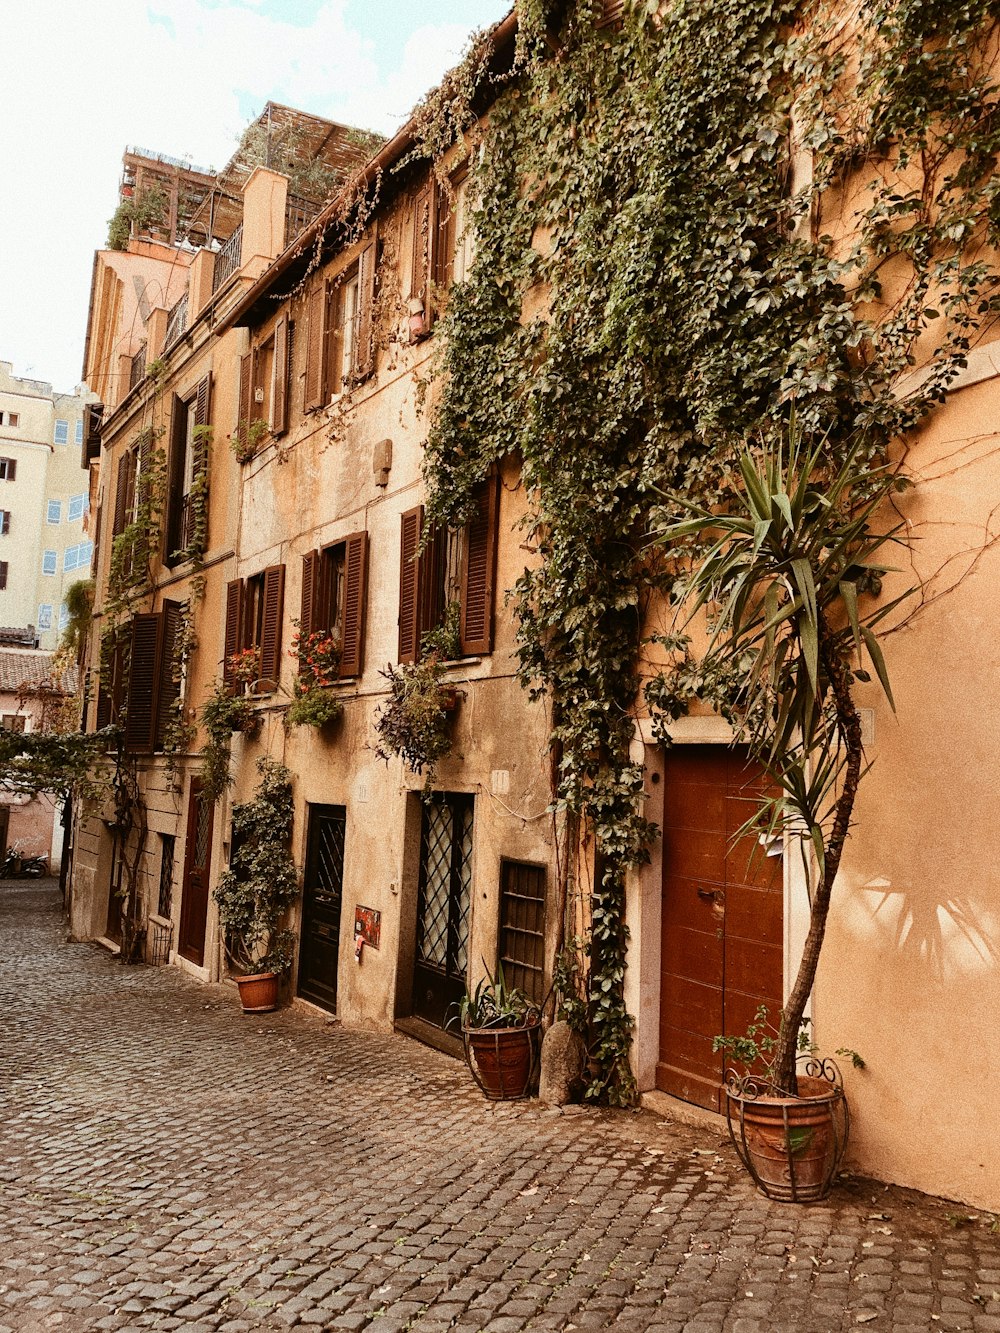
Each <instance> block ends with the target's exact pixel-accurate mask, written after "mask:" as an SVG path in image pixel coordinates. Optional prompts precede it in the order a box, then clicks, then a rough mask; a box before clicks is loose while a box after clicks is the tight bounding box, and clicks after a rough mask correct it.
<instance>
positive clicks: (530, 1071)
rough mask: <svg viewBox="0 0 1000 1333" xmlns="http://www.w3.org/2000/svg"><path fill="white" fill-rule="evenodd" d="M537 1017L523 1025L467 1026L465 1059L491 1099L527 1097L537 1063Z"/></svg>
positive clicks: (506, 1099)
mask: <svg viewBox="0 0 1000 1333" xmlns="http://www.w3.org/2000/svg"><path fill="white" fill-rule="evenodd" d="M539 1031H540V1029H539V1026H538V1022H537V1020H536V1021H535V1022H534V1023H533V1024H531V1025H530V1026H528V1027H520V1028H465V1029H464V1030H463V1036H464V1037H465V1058H466V1060H467V1061H468V1064H469V1068H470V1070H471V1071H472V1077H473V1078H474V1079H475V1080H476V1082H477V1083H478V1084H479V1086H480V1088H482V1090H483V1093H484V1094H485V1095H486V1096H487V1097H488V1098H489V1099H490V1101H513V1100H516V1099H518V1098H521V1097H527V1096H528V1093H529V1090H530V1088H531V1084H532V1081H533V1079H534V1076H535V1073H536V1069H537V1064H538V1034H539Z"/></svg>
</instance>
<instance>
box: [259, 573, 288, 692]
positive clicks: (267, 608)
mask: <svg viewBox="0 0 1000 1333" xmlns="http://www.w3.org/2000/svg"><path fill="white" fill-rule="evenodd" d="M284 600H285V566H284V565H270V566H269V567H268V568H267V569H265V570H264V613H263V616H262V617H261V629H260V676H259V685H260V688H261V689H262V690H264V691H267V690H276V689H277V688H278V681H279V679H280V677H281V613H282V610H283V607H284Z"/></svg>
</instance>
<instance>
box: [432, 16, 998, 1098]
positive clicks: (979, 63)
mask: <svg viewBox="0 0 1000 1333" xmlns="http://www.w3.org/2000/svg"><path fill="white" fill-rule="evenodd" d="M600 8H601V7H600V5H597V4H593V3H588V2H587V0H579V2H578V3H576V4H570V5H568V6H567V5H558V6H556V5H546V4H542V3H538V0H533V2H532V3H531V4H526V5H525V6H523V8H522V10H521V32H520V35H519V42H518V58H517V62H516V67H515V71H514V73H513V74H512V76H511V77H510V80H509V82H508V84H507V86H506V87H505V88H504V89H503V90H502V91H501V92H500V94H499V96H498V97H497V100H496V101H495V103H494V104H493V106H492V108H491V110H490V113H489V117H488V121H487V123H486V124H485V127H484V128H482V129H480V130H478V131H477V130H471V131H470V127H471V126H472V124H473V121H474V117H473V115H472V114H471V111H470V108H471V106H472V100H471V99H472V98H473V96H474V95H475V91H476V88H477V86H478V87H480V89H481V88H482V86H483V82H482V81H483V79H484V78H485V75H484V74H483V71H484V69H485V68H486V65H487V62H486V61H484V59H483V55H482V45H481V44H479V45H478V46H477V48H476V50H475V51H473V52H472V54H471V55H470V57H469V60H468V61H467V64H466V67H465V77H464V78H463V77H462V76H461V75H459V76H458V77H456V78H454V79H453V80H452V81H451V83H450V84H449V86H448V91H447V96H446V97H442V96H440V95H439V96H438V98H437V100H436V101H431V102H429V103H428V105H427V106H426V107H425V108H424V110H423V113H422V115H423V121H422V134H423V138H424V142H425V145H426V151H427V154H428V156H431V157H433V158H435V159H436V161H437V163H438V169H439V171H440V170H443V168H442V167H441V163H442V162H443V161H444V160H445V158H444V154H445V152H446V151H447V149H448V147H449V144H451V143H453V142H454V139H455V130H456V127H457V128H458V130H460V131H462V132H464V133H470V132H471V133H472V135H473V137H475V136H476V134H481V135H482V145H481V150H477V151H473V152H471V153H470V154H469V161H470V168H471V173H472V187H471V188H472V194H473V199H474V218H473V225H474V228H475V237H476V252H475V260H474V264H473V267H472V271H471V274H470V276H469V278H468V280H467V281H466V282H465V283H463V284H462V285H460V286H458V287H456V288H454V289H453V290H452V292H451V294H450V297H449V303H448V309H447V312H446V315H445V317H444V319H443V320H442V321H441V324H440V325H439V335H440V349H441V350H440V353H439V357H438V365H437V377H438V384H437V386H436V390H435V396H434V402H435V407H434V411H433V414H432V420H431V426H430V433H429V440H428V446H427V454H426V465H425V471H426V478H427V482H428V489H429V501H428V504H429V511H430V514H431V516H432V517H433V518H434V519H435V520H436V521H439V522H445V523H448V522H450V523H456V522H459V521H462V520H464V519H465V518H467V517H468V515H469V513H470V511H471V502H472V495H473V490H474V488H475V486H476V485H477V484H478V483H479V482H481V481H482V480H483V479H484V478H485V477H486V475H487V472H488V470H489V469H490V467H491V465H493V464H494V463H495V462H496V461H498V460H503V459H513V460H516V461H517V462H518V463H519V465H520V469H521V478H522V482H523V485H524V488H525V490H526V493H527V496H528V500H529V505H530V510H531V531H530V533H529V535H528V536H527V537H525V538H523V540H525V541H526V542H528V543H529V544H530V545H532V546H533V547H534V549H535V550H536V552H537V560H536V561H535V562H534V563H533V564H532V565H531V567H530V568H529V569H528V570H527V571H526V572H525V574H524V576H523V578H522V579H521V580H520V582H519V583H518V585H517V588H516V590H515V609H516V615H517V622H518V633H519V644H520V647H519V652H520V670H521V674H522V678H523V682H524V684H525V686H526V687H527V688H529V689H530V690H532V691H534V692H536V693H544V694H545V695H546V696H547V698H548V700H549V701H550V704H551V710H552V716H553V730H552V737H551V740H552V747H553V755H554V761H555V762H554V772H555V778H554V786H555V793H554V796H555V801H556V803H557V806H558V807H561V808H563V809H565V810H566V811H568V812H570V814H571V815H572V816H573V817H574V818H575V819H576V818H578V819H579V820H581V821H582V825H583V827H584V828H585V829H587V830H589V831H590V833H591V834H592V837H593V839H594V844H595V847H596V857H595V864H596V866H597V879H596V883H595V886H594V890H593V895H592V929H591V937H590V939H589V941H588V942H587V950H588V953H589V977H588V980H587V994H586V1001H587V1009H588V1019H589V1028H590V1033H591V1037H592V1046H591V1050H592V1054H593V1055H594V1056H595V1058H596V1061H597V1065H598V1067H599V1072H598V1074H597V1076H596V1078H595V1081H594V1085H593V1087H592V1089H591V1091H592V1093H593V1094H594V1095H597V1094H604V1095H606V1096H608V1097H609V1098H610V1100H612V1101H613V1102H619V1103H626V1102H628V1101H630V1100H631V1099H632V1098H633V1096H634V1082H633V1079H632V1076H631V1073H630V1070H629V1065H628V1048H629V1043H630V1036H631V1027H632V1020H631V1017H630V1016H629V1014H628V1013H627V1011H626V1007H625V1003H624V998H623V982H624V974H625V955H626V948H627V933H626V928H625V922H624V905H625V904H624V898H625V880H626V874H627V872H628V870H629V868H630V867H633V866H635V865H637V864H638V863H641V862H642V861H643V860H644V859H645V858H646V857H647V856H648V848H649V845H650V842H651V840H652V838H653V837H655V830H654V829H653V828H652V827H651V826H650V824H649V823H648V822H647V820H646V818H645V816H644V814H643V807H642V799H641V792H642V781H643V780H642V771H641V767H640V766H639V765H638V764H637V763H635V762H634V761H633V760H632V759H631V758H630V754H629V747H630V743H631V742H632V740H633V736H634V724H635V723H634V720H635V717H636V715H637V712H638V711H639V709H640V705H641V703H642V694H641V691H642V687H643V684H644V683H645V686H646V694H647V699H648V703H649V706H651V707H652V708H653V710H654V712H657V713H658V714H659V715H660V716H661V717H664V718H670V717H673V716H677V715H679V714H680V713H681V712H683V711H684V709H685V708H686V706H687V700H688V698H689V697H690V696H691V694H692V693H694V692H698V691H699V690H703V691H704V692H706V693H709V694H713V697H715V696H718V697H723V696H724V695H725V693H726V688H727V683H726V682H721V683H720V682H718V681H716V682H712V683H711V689H709V687H708V685H707V684H706V683H705V682H700V681H699V680H698V679H697V675H696V673H695V674H694V675H692V671H691V666H690V662H689V661H688V659H687V658H686V656H685V653H684V645H683V644H682V643H680V642H678V641H676V640H672V639H667V640H665V646H666V648H667V650H668V651H669V652H672V653H674V654H675V655H676V658H675V660H676V669H675V670H673V671H670V670H668V671H666V672H663V671H660V672H658V673H655V674H654V675H653V678H652V679H650V676H651V672H650V670H649V668H648V667H644V665H643V662H644V656H645V644H646V638H645V636H647V635H648V634H649V629H648V625H647V619H648V617H647V609H648V607H649V605H650V601H651V599H652V598H654V597H657V596H666V597H667V598H669V596H670V594H671V591H672V588H673V585H674V577H675V572H676V571H675V568H674V567H673V565H672V563H671V562H670V561H669V560H666V559H665V557H664V556H663V555H662V554H661V555H660V556H656V555H654V554H652V551H653V549H654V548H652V547H651V545H650V543H649V541H648V536H647V534H648V532H649V530H650V526H651V519H652V518H653V515H654V512H655V510H656V508H657V506H658V505H660V504H662V503H663V502H664V499H665V498H666V497H670V496H681V497H688V498H694V499H697V500H699V501H702V502H707V503H711V502H712V500H713V498H715V497H718V496H720V495H722V494H723V492H724V491H725V488H726V486H727V484H728V460H729V459H730V457H731V455H732V450H733V446H734V444H735V442H737V441H740V440H745V439H747V438H753V437H754V436H755V435H756V434H758V433H765V434H766V433H768V432H770V431H773V430H775V429H777V428H779V427H780V426H781V424H782V423H784V422H786V421H787V418H788V416H789V414H790V413H792V412H793V411H794V413H795V414H796V417H797V420H798V423H799V428H800V429H802V430H803V431H804V432H805V433H806V434H807V435H811V436H813V437H816V438H821V439H823V440H825V448H826V450H827V451H828V454H829V458H830V462H831V465H835V464H836V463H837V461H838V460H840V459H842V458H843V457H845V455H846V451H847V450H848V448H849V447H852V446H856V445H857V443H858V441H859V440H860V441H861V444H862V452H863V453H864V454H865V455H867V456H869V457H870V456H873V455H874V456H878V455H881V454H886V453H889V452H893V451H894V452H897V453H898V451H899V450H900V449H902V448H905V440H906V437H907V433H908V432H910V431H911V430H912V429H913V428H914V427H915V426H916V425H918V424H919V422H920V421H921V420H922V419H923V418H924V417H925V415H926V414H927V413H928V412H929V411H931V410H932V409H933V408H934V406H935V405H936V404H937V403H938V402H940V401H941V400H942V398H943V395H944V392H945V389H946V387H947V385H948V383H949V382H950V380H951V378H952V377H953V376H954V375H955V374H956V373H957V372H958V370H959V369H960V368H961V366H962V364H963V362H964V356H965V353H966V351H967V350H968V348H969V346H970V344H971V342H972V341H974V340H975V339H976V338H978V337H982V336H984V335H988V334H989V331H990V328H991V324H992V320H993V317H994V312H995V310H996V308H997V296H996V293H997V289H998V288H997V284H998V267H997V260H996V252H995V246H996V243H997V239H998V236H997V231H998V225H1000V201H998V198H997V196H998V191H1000V185H998V183H997V179H998V178H997V177H996V175H995V173H996V166H997V153H998V150H1000V113H998V110H997V88H996V86H995V83H994V79H993V72H992V67H993V61H994V57H995V55H996V40H995V33H994V30H993V24H994V20H995V18H996V16H997V13H998V9H1000V7H998V6H997V5H996V4H992V3H986V2H985V0H981V2H979V3H966V4H961V3H960V4H952V3H946V2H945V0H873V2H872V3H864V4H861V5H855V6H851V7H841V8H839V9H834V8H826V7H821V6H819V5H810V6H801V5H794V4H790V3H775V2H774V0H675V2H674V3H671V4H669V5H666V6H661V5H660V4H658V3H655V0H654V2H651V3H645V2H642V3H634V4H631V5H629V4H626V8H625V18H624V22H623V24H622V25H621V26H620V27H611V28H609V27H601V26H599V25H598V24H597V23H596V22H595V20H596V19H598V18H599V17H600ZM463 98H465V99H466V105H465V107H464V108H463V106H462V105H460V102H461V99H463ZM921 365H923V366H924V368H925V374H924V375H923V376H922V377H912V376H911V380H910V381H909V384H908V385H907V383H906V382H905V381H904V377H905V376H906V375H907V374H909V373H910V372H911V371H912V370H913V369H914V367H916V366H921ZM901 384H902V385H903V388H902V390H901V388H900V386H901Z"/></svg>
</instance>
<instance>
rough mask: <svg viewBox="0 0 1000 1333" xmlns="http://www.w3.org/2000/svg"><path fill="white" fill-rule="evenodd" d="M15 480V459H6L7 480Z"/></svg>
mask: <svg viewBox="0 0 1000 1333" xmlns="http://www.w3.org/2000/svg"><path fill="white" fill-rule="evenodd" d="M16 478H17V459H16V458H8V459H7V480H8V481H14V480H16Z"/></svg>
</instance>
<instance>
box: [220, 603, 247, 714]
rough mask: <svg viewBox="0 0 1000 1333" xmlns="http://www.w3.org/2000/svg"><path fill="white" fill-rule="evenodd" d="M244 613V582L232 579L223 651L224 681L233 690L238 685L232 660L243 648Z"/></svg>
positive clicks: (227, 604)
mask: <svg viewBox="0 0 1000 1333" xmlns="http://www.w3.org/2000/svg"><path fill="white" fill-rule="evenodd" d="M242 612H243V580H242V579H232V580H231V581H230V582H229V583H227V584H226V632H225V638H224V644H223V650H222V653H223V655H222V679H223V680H224V681H225V683H226V685H228V686H229V688H230V689H231V690H232V689H233V688H234V687H235V685H236V677H235V676H234V675H233V668H232V664H231V663H232V658H233V656H234V655H235V654H236V653H238V652H239V651H240V648H241V647H242V646H243V645H242V644H241V642H240V624H241V621H242V618H243V617H242Z"/></svg>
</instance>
